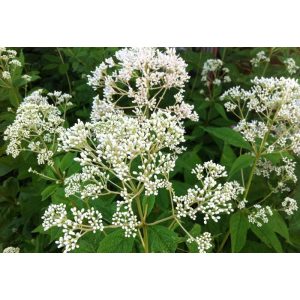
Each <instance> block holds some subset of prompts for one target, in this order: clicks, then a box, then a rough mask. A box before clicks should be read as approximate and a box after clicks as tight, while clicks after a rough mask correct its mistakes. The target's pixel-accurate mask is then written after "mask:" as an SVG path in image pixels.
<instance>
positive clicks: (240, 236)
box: [229, 211, 249, 252]
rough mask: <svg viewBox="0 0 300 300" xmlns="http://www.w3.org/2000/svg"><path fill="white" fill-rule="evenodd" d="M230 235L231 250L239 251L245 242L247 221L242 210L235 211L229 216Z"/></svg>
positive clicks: (247, 227)
mask: <svg viewBox="0 0 300 300" xmlns="http://www.w3.org/2000/svg"><path fill="white" fill-rule="evenodd" d="M229 228H230V237H231V250H232V252H240V251H241V250H242V249H243V247H244V246H245V244H246V239H247V232H248V229H249V222H248V219H247V217H246V215H245V214H244V213H243V212H242V211H237V212H236V213H234V214H233V215H231V217H230V225H229Z"/></svg>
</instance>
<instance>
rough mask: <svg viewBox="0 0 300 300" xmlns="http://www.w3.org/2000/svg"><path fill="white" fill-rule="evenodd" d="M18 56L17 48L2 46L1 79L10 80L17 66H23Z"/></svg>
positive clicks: (0, 51)
mask: <svg viewBox="0 0 300 300" xmlns="http://www.w3.org/2000/svg"><path fill="white" fill-rule="evenodd" d="M16 56H17V52H16V51H15V50H10V49H6V48H0V79H2V80H4V81H9V80H10V79H11V76H12V72H13V71H14V70H15V68H16V67H21V66H22V64H21V62H20V61H19V60H18V59H17V58H16Z"/></svg>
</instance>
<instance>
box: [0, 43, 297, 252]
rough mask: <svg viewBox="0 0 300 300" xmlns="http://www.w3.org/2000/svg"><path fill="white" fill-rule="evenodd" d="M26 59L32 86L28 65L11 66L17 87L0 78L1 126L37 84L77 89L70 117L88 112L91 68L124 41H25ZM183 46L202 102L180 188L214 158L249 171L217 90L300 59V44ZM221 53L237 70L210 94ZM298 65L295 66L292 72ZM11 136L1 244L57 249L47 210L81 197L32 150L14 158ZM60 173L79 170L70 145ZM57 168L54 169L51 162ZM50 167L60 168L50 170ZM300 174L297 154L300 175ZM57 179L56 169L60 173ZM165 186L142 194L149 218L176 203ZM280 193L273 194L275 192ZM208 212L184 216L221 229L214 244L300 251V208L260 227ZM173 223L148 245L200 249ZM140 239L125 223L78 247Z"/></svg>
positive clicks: (257, 187)
mask: <svg viewBox="0 0 300 300" xmlns="http://www.w3.org/2000/svg"><path fill="white" fill-rule="evenodd" d="M16 50H17V51H18V53H19V58H20V60H21V61H22V62H23V74H24V73H25V74H28V75H30V76H32V81H31V82H30V83H29V84H28V86H26V84H25V82H24V81H22V80H21V74H22V70H20V69H19V70H18V71H16V72H15V73H14V74H12V75H13V76H12V80H13V83H14V88H11V89H4V88H1V87H0V132H1V133H0V134H1V137H2V136H3V132H4V130H5V128H6V127H7V126H8V125H9V124H10V123H11V122H12V121H13V119H14V113H13V112H9V111H8V110H7V109H8V108H9V107H11V108H12V109H13V110H14V111H15V110H16V108H17V107H18V104H19V103H20V101H21V100H22V98H23V97H24V96H25V95H26V94H28V93H30V92H32V91H34V90H36V89H39V88H43V89H45V90H46V91H49V92H50V91H55V90H56V91H63V92H66V93H70V94H71V95H72V97H73V98H72V102H73V103H74V106H73V107H72V108H71V109H70V110H69V111H68V114H67V120H68V123H69V124H70V125H72V124H74V123H75V122H76V120H77V119H81V120H83V121H87V120H88V117H89V111H90V108H91V103H92V98H93V97H94V96H95V92H94V91H93V90H92V89H91V88H90V87H89V86H87V84H86V82H87V78H86V75H87V74H89V73H90V72H91V71H92V70H94V68H95V67H96V66H97V65H99V63H100V62H101V61H103V60H104V59H105V58H107V57H110V56H111V55H112V54H113V53H114V52H115V51H116V50H117V48H19V49H16ZM177 50H178V52H179V54H180V55H181V56H182V57H183V58H184V60H185V61H186V62H187V64H188V71H189V74H190V76H191V79H190V81H189V85H188V86H187V89H186V96H185V101H187V102H188V103H191V104H193V105H194V106H195V110H196V112H197V113H198V114H199V116H200V120H199V122H191V121H188V122H186V124H185V125H186V143H185V146H186V147H187V150H186V152H185V153H183V154H182V155H181V156H180V157H179V159H178V160H177V163H176V167H175V170H174V171H173V172H172V174H171V180H172V182H173V184H174V189H175V191H176V193H177V194H178V195H182V194H184V193H185V192H186V190H187V189H188V188H189V187H192V186H193V185H194V184H195V183H196V179H195V177H194V176H192V175H191V170H192V168H193V167H194V166H195V165H196V164H197V163H201V162H205V161H207V160H213V161H215V162H219V163H221V164H223V165H224V166H225V167H226V169H227V171H228V173H229V176H230V179H238V178H239V171H240V170H241V169H244V174H245V176H247V172H248V173H249V168H248V167H249V166H250V165H251V163H252V160H253V158H252V157H251V156H249V155H247V154H244V155H243V153H241V152H240V150H239V149H240V148H242V149H249V144H248V143H247V142H245V141H244V140H243V138H242V137H241V135H240V134H239V133H237V132H236V131H234V130H233V129H232V128H231V127H232V125H234V124H235V123H236V119H235V118H234V116H233V115H230V114H228V113H227V112H226V111H225V109H224V107H223V104H222V102H221V101H220V100H219V97H220V95H221V94H222V93H223V92H224V91H225V90H227V89H228V88H229V87H231V86H236V85H240V86H242V87H244V88H249V87H250V85H251V83H250V80H251V79H253V78H254V77H255V76H262V75H264V76H266V77H267V76H286V77H289V75H288V73H287V70H286V68H285V66H284V65H283V60H284V59H285V58H287V57H292V58H294V60H295V61H296V63H297V65H300V49H296V48H276V49H274V48H219V49H212V48H205V49H203V48H178V49H177ZM260 50H264V51H265V52H266V53H267V54H268V55H269V57H270V58H271V61H270V63H269V64H268V65H267V66H266V65H262V66H261V67H258V68H255V69H252V67H251V64H250V59H251V58H253V57H254V56H255V55H256V53H257V52H259V51H260ZM215 57H217V58H220V59H222V60H223V61H224V66H225V67H228V68H229V69H230V77H231V79H232V82H231V83H225V84H222V86H221V87H219V88H215V89H214V93H213V101H205V98H206V95H205V94H202V93H201V92H200V91H201V90H202V89H205V86H204V83H203V82H201V70H202V66H203V64H204V62H205V61H206V60H207V59H209V58H215ZM298 76H299V72H298V73H297V74H295V76H293V77H295V78H297V77H298ZM5 147H6V146H5V143H4V141H3V139H2V138H1V140H0V252H2V250H3V249H4V248H5V247H8V246H15V247H19V248H20V249H21V252H59V251H60V250H58V249H57V247H56V245H55V243H54V241H55V239H56V238H57V237H58V236H59V234H60V231H59V229H51V230H49V231H47V232H44V230H43V228H42V227H41V225H40V224H41V216H42V215H43V212H44V210H45V209H46V208H47V206H48V205H49V204H50V203H66V204H67V203H68V202H70V201H71V202H72V201H73V202H74V203H75V202H76V205H77V206H80V205H81V204H80V203H77V202H78V200H76V199H73V198H70V199H66V198H65V197H64V190H63V187H62V185H61V184H53V183H52V184H51V182H46V181H45V180H42V179H41V178H39V177H38V176H37V175H35V174H32V173H29V172H28V169H29V167H32V168H34V169H37V170H39V169H40V168H41V167H40V166H38V165H37V163H36V160H35V158H34V157H33V155H32V154H31V153H21V155H20V156H19V157H18V158H16V159H13V158H12V157H9V156H7V155H6V154H5ZM56 159H57V162H58V164H57V165H58V166H59V170H58V174H61V175H62V176H63V175H71V174H73V173H74V172H76V171H77V170H78V169H79V165H78V164H77V163H75V162H74V161H73V154H66V155H61V156H58V157H57V158H56ZM48 172H50V170H48ZM51 175H52V176H57V175H55V174H51ZM299 175H300V163H299V162H298V166H297V176H298V177H299ZM59 179H60V178H58V180H59ZM253 187H254V188H252V190H251V191H250V195H251V199H255V197H257V196H258V197H259V196H261V195H263V194H264V193H265V190H266V186H265V182H264V179H263V178H256V180H254V184H253ZM166 193H167V191H164V190H161V191H160V192H159V195H158V196H157V197H155V199H152V198H151V197H149V198H148V199H143V201H142V205H143V206H145V205H148V213H150V211H151V214H149V222H151V221H152V222H155V220H157V219H161V218H164V217H166V215H165V212H166V211H167V210H170V207H169V206H170V204H169V201H165V199H166V197H167V195H166ZM291 196H292V197H293V198H295V199H296V200H297V201H298V206H300V202H299V199H300V182H298V184H297V185H296V186H295V187H294V189H293V191H292V193H291ZM276 200H277V199H276V196H274V197H273V198H272V199H271V201H276ZM94 206H95V208H97V209H99V210H101V212H102V214H103V217H104V218H105V219H107V220H110V219H111V216H112V212H113V211H114V210H115V207H116V204H115V199H113V198H112V197H110V198H106V199H100V200H99V201H95V202H94ZM201 220H202V218H201V216H200V217H199V218H197V220H196V223H197V224H195V222H193V221H189V220H186V221H185V225H186V228H188V230H189V232H190V233H192V234H193V235H197V234H200V233H201V232H205V231H209V232H211V233H212V235H213V237H214V244H215V245H214V246H215V247H214V249H213V252H299V251H300V211H298V212H296V213H295V215H293V216H291V217H288V218H287V217H286V216H283V215H281V214H280V213H275V214H274V215H273V216H272V218H270V222H269V223H268V224H266V225H265V226H263V227H261V228H258V227H256V226H255V225H251V226H250V225H249V223H248V221H247V217H246V216H245V215H244V214H243V213H242V212H235V213H234V214H232V215H231V216H227V215H226V216H223V217H222V218H221V220H220V221H219V222H218V223H215V222H208V224H206V225H203V223H202V221H201ZM166 225H167V226H161V225H155V226H152V227H151V229H149V233H148V234H149V241H150V244H149V247H150V251H151V252H197V247H195V245H192V244H188V243H187V242H186V238H182V236H185V233H184V232H182V231H181V229H180V228H178V225H177V226H176V225H175V224H172V222H171V221H170V222H169V223H168V222H166ZM139 247H140V245H139V244H138V243H137V242H136V240H135V239H133V238H128V239H124V237H123V232H122V231H121V230H114V231H111V232H109V231H107V232H106V233H105V234H104V233H101V234H97V235H93V234H87V235H85V236H84V238H82V239H81V240H80V248H79V249H77V250H76V251H75V252H139V251H141V249H139Z"/></svg>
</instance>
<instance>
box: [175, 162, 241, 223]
mask: <svg viewBox="0 0 300 300" xmlns="http://www.w3.org/2000/svg"><path fill="white" fill-rule="evenodd" d="M193 173H194V174H196V176H197V179H198V180H199V181H200V183H201V187H199V186H198V185H195V187H194V188H190V189H188V191H187V194H186V195H184V196H175V197H174V202H175V203H176V210H177V215H178V217H179V218H180V217H186V216H189V217H190V218H191V219H193V220H195V219H196V215H197V213H202V214H204V223H205V224H206V223H207V221H208V220H209V219H212V220H213V221H215V222H218V220H219V219H220V218H221V217H220V214H222V213H226V214H230V213H231V212H233V206H232V201H233V200H235V199H237V197H238V196H239V195H240V194H242V193H243V191H244V188H242V187H241V186H240V185H239V184H238V183H237V182H236V181H232V182H226V183H224V184H221V183H218V182H217V179H219V178H222V177H226V176H227V172H226V171H225V167H223V166H221V165H218V164H215V163H214V162H212V161H208V162H205V163H204V164H203V165H197V166H196V167H195V169H194V170H193Z"/></svg>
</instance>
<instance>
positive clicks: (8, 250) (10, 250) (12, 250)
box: [3, 247, 20, 253]
mask: <svg viewBox="0 0 300 300" xmlns="http://www.w3.org/2000/svg"><path fill="white" fill-rule="evenodd" d="M19 252H20V248H18V247H7V248H5V249H4V250H3V253H19Z"/></svg>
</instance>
